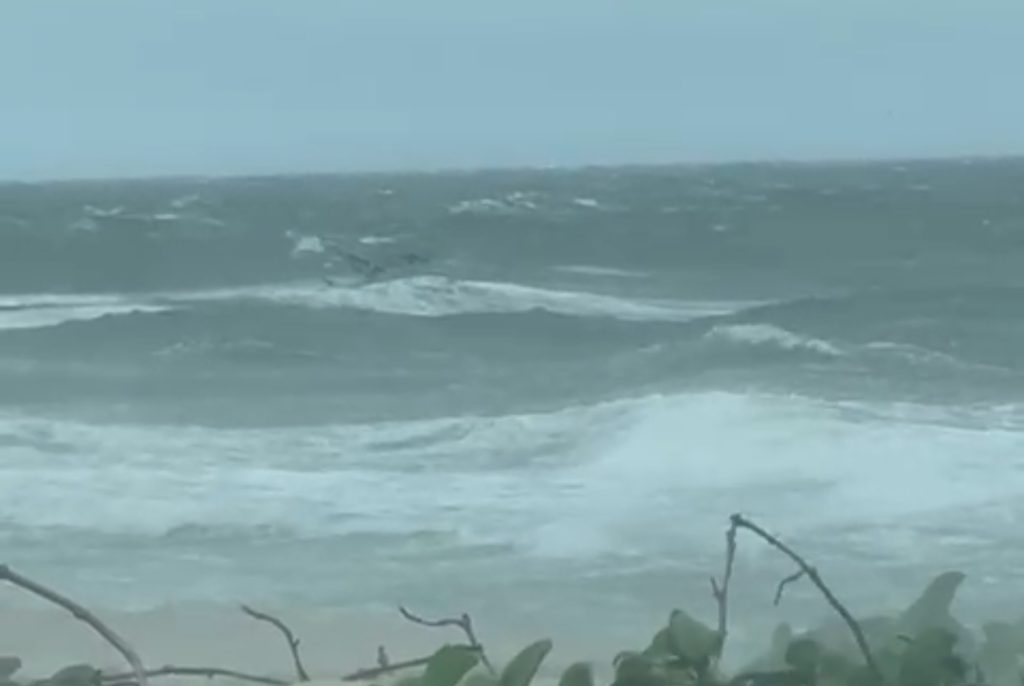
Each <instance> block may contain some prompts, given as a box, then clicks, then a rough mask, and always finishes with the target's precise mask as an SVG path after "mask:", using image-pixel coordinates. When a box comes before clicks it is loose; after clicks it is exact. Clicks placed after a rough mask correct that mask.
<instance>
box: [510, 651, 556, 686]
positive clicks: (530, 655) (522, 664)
mask: <svg viewBox="0 0 1024 686" xmlns="http://www.w3.org/2000/svg"><path fill="white" fill-rule="evenodd" d="M552 647H553V644H552V643H551V641H550V640H548V639H544V640H542V641H537V642H536V643H533V644H531V645H529V646H527V647H526V648H524V649H523V651H522V652H521V653H519V654H518V655H516V656H515V657H514V658H512V661H511V662H509V663H508V665H507V666H506V667H505V669H504V670H503V671H502V672H501V678H500V679H499V681H498V683H499V684H500V686H530V682H531V681H533V677H535V676H536V675H537V670H538V669H540V663H541V662H543V661H544V658H546V657H547V656H548V653H550V652H551V648H552Z"/></svg>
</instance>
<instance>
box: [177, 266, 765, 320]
mask: <svg viewBox="0 0 1024 686" xmlns="http://www.w3.org/2000/svg"><path fill="white" fill-rule="evenodd" d="M176 297H180V298H183V299H189V298H195V299H198V300H202V299H226V298H240V299H256V300H267V301H270V302H276V303H280V304H287V305H293V306H303V307H313V308H330V307H343V308H354V309H360V310H371V311H375V312H385V313H391V314H405V315H412V316H421V317H438V316H445V315H453V314H467V313H501V312H506V313H512V312H528V311H531V310H544V311H547V312H552V313H557V314H564V315H573V316H593V317H602V316H603V317H614V318H618V319H623V320H629V321H645V320H650V321H685V320H688V319H692V318H694V317H701V316H709V315H714V314H723V313H726V312H731V311H734V310H735V309H738V308H739V307H745V306H747V305H748V304H749V303H735V302H715V301H696V302H687V301H641V300H629V299H625V298H618V297H614V296H608V295H600V294H596V293H587V292H579V291H561V290H552V289H546V288H540V287H535V286H525V285H520V284H513V283H501V282H490V281H462V280H455V279H448V278H444V277H438V276H414V277H409V278H404V279H396V280H393V281H385V282H378V283H371V284H367V285H358V286H357V285H353V286H339V287H327V286H324V285H323V284H318V283H314V284H308V283H299V284H290V285H275V286H262V287H251V288H245V289H235V290H228V291H211V292H207V293H200V294H192V295H189V296H176Z"/></svg>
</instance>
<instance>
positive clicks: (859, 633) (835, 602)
mask: <svg viewBox="0 0 1024 686" xmlns="http://www.w3.org/2000/svg"><path fill="white" fill-rule="evenodd" d="M730 521H731V523H732V526H734V527H736V528H737V529H746V530H747V531H750V532H751V533H753V534H755V535H757V536H758V537H760V538H761V539H762V540H764V541H765V542H766V543H768V544H769V545H771V546H772V547H773V548H775V549H776V550H778V551H779V552H781V553H782V554H783V555H785V556H786V557H788V558H789V559H790V560H792V561H793V562H794V563H796V566H797V567H799V568H800V572H801V575H804V576H806V577H807V578H808V579H810V580H811V583H813V584H814V585H815V586H816V587H817V588H818V590H819V591H821V594H822V595H823V596H825V600H827V601H828V604H829V605H831V606H832V609H833V610H835V611H836V612H837V613H838V614H839V616H840V617H841V618H842V619H843V621H844V622H845V623H846V626H848V627H849V629H850V632H851V633H852V634H853V637H854V639H855V640H856V641H857V647H858V648H860V652H861V654H863V656H864V660H865V662H866V663H867V666H868V669H870V670H871V672H872V675H873V676H874V677H875V679H876V680H877V681H878V683H880V684H885V683H886V678H885V675H884V674H883V673H882V670H881V668H880V667H879V666H878V662H877V661H875V656H874V655H873V654H872V653H871V647H870V646H869V645H868V642H867V639H866V638H865V637H864V632H863V630H861V628H860V624H858V623H857V620H856V619H855V618H854V617H853V615H852V614H850V611H849V610H847V609H846V607H844V606H843V604H842V603H841V602H839V599H838V598H836V596H835V594H834V593H832V591H831V589H829V587H828V586H827V585H825V582H824V581H823V580H822V578H821V575H820V574H818V570H817V569H815V568H814V567H812V566H811V565H810V564H809V563H808V562H807V560H805V559H804V558H803V557H801V556H800V554H799V553H797V552H796V551H795V550H793V549H792V548H790V547H789V546H787V545H786V544H785V543H783V542H782V541H780V540H779V539H778V538H776V537H775V536H773V535H772V534H770V533H768V532H767V531H765V530H764V529H762V528H761V527H760V526H758V525H757V524H755V523H754V522H752V521H750V520H749V519H747V518H745V517H743V516H742V515H739V514H734V515H733V516H732V517H731V519H730Z"/></svg>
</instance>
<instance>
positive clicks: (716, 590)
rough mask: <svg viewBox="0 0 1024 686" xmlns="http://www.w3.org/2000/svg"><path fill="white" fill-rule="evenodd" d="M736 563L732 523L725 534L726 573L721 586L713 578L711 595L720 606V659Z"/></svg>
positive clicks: (725, 634) (726, 627)
mask: <svg viewBox="0 0 1024 686" xmlns="http://www.w3.org/2000/svg"><path fill="white" fill-rule="evenodd" d="M735 563H736V523H735V522H730V523H729V530H728V531H726V532H725V572H723V574H722V583H721V584H719V583H718V580H717V579H715V577H711V594H712V595H713V596H714V597H715V603H716V604H717V605H718V659H721V657H722V653H723V651H724V650H725V639H726V637H727V636H728V633H729V629H728V626H729V582H730V581H732V570H733V567H734V566H735Z"/></svg>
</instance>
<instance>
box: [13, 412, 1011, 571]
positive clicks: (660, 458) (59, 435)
mask: <svg viewBox="0 0 1024 686" xmlns="http://www.w3.org/2000/svg"><path fill="white" fill-rule="evenodd" d="M848 410H849V408H844V407H838V406H834V405H829V404H825V403H822V402H818V401H812V400H808V399H802V398H795V397H786V396H758V395H741V394H732V393H721V392H710V393H693V394H683V395H674V396H652V397H646V398H637V399H633V400H623V401H617V402H615V403H609V404H604V405H596V406H590V407H576V408H569V409H565V410H561V411H557V412H552V413H549V414H536V415H514V416H508V417H472V416H468V417H452V418H447V419H439V420H430V421H418V422H409V423H404V422H389V423H385V424H375V425H366V424H363V425H348V426H345V425H336V426H327V427H306V428H295V429H255V430H216V429H206V428H198V427H193V428H189V427H166V428H164V427H158V426H154V427H136V426H96V425H90V424H85V423H75V422H67V421H56V420H48V419H45V418H38V417H36V418H33V417H25V416H16V415H7V416H0V444H2V445H3V446H4V452H5V460H4V461H3V464H2V465H0V477H2V478H0V502H3V503H4V511H3V517H4V521H5V522H6V523H7V524H9V525H16V526H25V527H36V528H39V530H40V531H45V530H46V527H59V528H63V529H72V530H78V531H81V532H83V533H84V534H87V533H90V532H91V533H102V534H106V535H113V534H131V535H136V536H166V535H171V534H174V533H175V532H178V531H183V530H187V529H189V528H190V527H197V528H198V527H201V528H204V529H205V528H213V529H216V528H218V527H219V528H225V529H228V530H237V531H240V532H241V531H251V532H253V533H251V535H258V530H259V529H260V528H261V527H262V528H272V529H285V530H290V531H292V532H294V533H295V534H299V535H304V536H319V535H330V534H345V533H355V532H366V533H371V532H372V533H388V534H415V533H417V532H421V531H424V530H425V529H427V530H438V531H455V532H459V536H461V537H463V538H464V540H466V541H479V540H488V541H494V542H503V543H505V544H511V545H514V546H516V547H517V549H518V550H519V551H520V553H521V554H523V555H528V556H540V557H548V556H551V555H558V556H566V555H569V556H573V557H577V558H588V557H593V556H603V555H606V554H609V553H612V552H615V553H630V552H632V553H636V554H642V555H646V556H655V557H656V556H658V555H661V554H665V553H667V551H674V550H677V549H678V547H679V545H680V544H682V543H686V544H692V545H694V546H703V547H707V546H712V545H717V544H718V541H717V538H715V539H714V540H711V539H710V538H709V537H708V535H707V532H708V531H711V530H714V529H716V528H718V527H720V526H721V523H722V521H724V519H725V517H726V516H727V515H728V514H729V513H731V512H732V511H734V510H736V509H742V510H744V511H745V512H747V513H749V514H751V515H754V516H757V517H763V518H764V519H766V520H767V521H770V522H771V523H772V525H773V526H775V527H779V528H781V529H784V530H786V531H787V533H789V534H790V535H792V536H798V535H801V533H806V532H808V530H820V529H829V528H830V527H839V528H841V527H844V526H850V525H855V524H856V525H874V526H884V527H886V529H887V531H890V532H891V533H893V534H894V535H895V534H896V533H897V532H898V531H899V530H901V527H905V526H912V525H913V523H914V522H915V521H920V517H922V516H927V517H928V518H931V519H932V521H934V520H935V518H940V517H942V516H947V515H955V516H956V517H958V518H959V521H960V522H961V523H969V521H968V520H970V517H971V516H972V515H971V512H974V510H973V509H972V508H975V507H979V508H980V507H981V506H992V505H999V504H1000V503H1004V502H1010V500H1012V499H1014V498H1015V497H1016V496H1017V494H1019V493H1020V490H1021V489H1022V488H1024V469H1022V468H1021V459H1020V454H1021V452H1022V450H1024V434H1022V433H1021V432H1019V431H1013V430H1006V429H1000V428H993V427H985V428H983V429H972V428H965V427H963V426H958V425H955V424H950V423H947V422H944V421H942V418H941V416H935V417H932V420H933V421H929V422H923V423H922V422H918V423H907V422H904V421H901V417H900V416H893V415H888V414H887V413H886V412H884V411H883V412H880V413H878V414H876V415H875V416H873V417H867V416H855V415H851V414H850V413H849V411H848ZM903 411H906V408H904V410H903ZM1016 412H1017V413H1018V414H1021V412H1022V411H1021V408H1017V410H1016ZM524 455H525V456H527V458H526V459H522V458H523V456H524ZM538 456H540V457H538ZM908 487H912V488H913V497H908V490H907V489H908ZM809 512H813V513H814V516H813V517H809V516H808V513H809ZM981 512H982V510H980V509H979V510H977V513H979V514H978V516H979V517H981V516H982V514H981ZM979 526H980V524H979ZM920 543H921V545H922V546H924V545H926V544H928V541H925V540H922V541H920ZM879 545H880V546H881V547H883V548H884V542H882V543H880V544H879Z"/></svg>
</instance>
